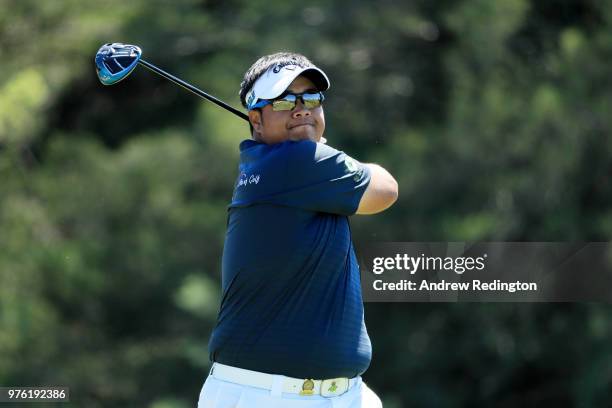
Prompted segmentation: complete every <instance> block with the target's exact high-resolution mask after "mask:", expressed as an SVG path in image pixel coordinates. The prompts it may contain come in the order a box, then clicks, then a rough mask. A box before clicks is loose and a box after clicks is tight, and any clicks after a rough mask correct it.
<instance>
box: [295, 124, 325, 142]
mask: <svg viewBox="0 0 612 408" xmlns="http://www.w3.org/2000/svg"><path fill="white" fill-rule="evenodd" d="M314 130H315V129H314V127H312V126H308V125H306V126H298V127H295V128H292V129H290V130H289V140H293V141H295V142H297V141H300V140H312V141H313V142H318V141H319V140H320V139H321V137H320V136H317V134H316V132H315V131H314Z"/></svg>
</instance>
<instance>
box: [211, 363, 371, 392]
mask: <svg viewBox="0 0 612 408" xmlns="http://www.w3.org/2000/svg"><path fill="white" fill-rule="evenodd" d="M210 375H211V376H213V377H214V378H216V379H218V380H222V381H229V382H232V383H235V384H242V385H248V386H250V387H255V388H263V389H266V390H272V387H273V385H274V383H275V377H281V378H282V392H286V393H291V394H299V395H321V396H323V397H336V396H338V395H342V394H344V393H345V392H347V391H348V390H350V389H351V388H353V386H354V385H355V384H357V381H358V380H359V377H354V378H346V377H343V378H330V379H326V380H315V379H309V378H292V377H285V376H283V375H274V374H267V373H260V372H259V371H252V370H246V369H244V368H238V367H231V366H228V365H225V364H220V363H213V366H212V368H211V369H210Z"/></svg>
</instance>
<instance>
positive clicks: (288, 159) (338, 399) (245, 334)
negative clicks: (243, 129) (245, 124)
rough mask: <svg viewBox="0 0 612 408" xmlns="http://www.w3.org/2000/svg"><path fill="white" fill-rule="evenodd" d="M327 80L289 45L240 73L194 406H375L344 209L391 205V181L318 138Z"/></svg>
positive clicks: (352, 211)
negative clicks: (235, 140) (227, 199)
mask: <svg viewBox="0 0 612 408" xmlns="http://www.w3.org/2000/svg"><path fill="white" fill-rule="evenodd" d="M329 87H330V82H329V80H328V78H327V76H326V75H325V73H324V72H323V71H322V70H320V69H319V68H317V67H316V66H315V65H313V64H312V63H311V62H310V61H309V60H308V59H307V58H306V57H304V56H303V55H299V54H293V53H277V54H273V55H267V56H264V57H262V58H260V59H259V60H257V61H256V62H255V63H254V64H253V66H251V68H249V70H248V71H247V72H246V74H245V75H244V80H243V81H242V83H241V86H240V99H241V102H242V104H243V105H244V106H245V108H247V110H248V115H249V121H250V126H251V138H250V139H248V140H244V141H242V143H240V166H239V173H238V177H237V180H236V184H235V188H234V193H233V197H232V202H231V204H230V206H229V212H228V221H227V232H226V237H225V246H224V250H223V260H222V292H223V296H222V299H221V306H220V310H219V315H218V319H217V324H216V326H215V328H214V330H213V332H212V335H211V338H210V343H209V352H210V359H211V360H212V362H213V365H212V368H211V370H210V374H209V376H208V378H207V379H206V381H205V383H204V386H203V388H202V391H201V393H200V398H199V404H198V406H199V408H213V407H214V408H230V407H232V408H234V407H238V408H247V407H248V408H258V407H261V408H264V407H265V408H275V407H278V408H292V407H296V408H297V407H299V408H305V407H312V408H326V407H329V408H345V407H346V408H349V407H361V408H377V407H381V406H382V403H381V401H380V399H379V398H378V397H377V396H376V394H375V393H374V392H373V391H372V390H370V389H369V388H368V387H367V386H366V384H365V383H364V382H363V381H362V379H361V374H362V373H363V372H365V371H366V369H367V368H368V366H369V364H370V359H371V355H372V347H371V343H370V339H369V337H368V333H367V331H366V326H365V322H364V313H363V301H362V297H361V286H360V274H359V265H358V264H357V259H356V256H355V251H354V248H353V243H352V241H351V230H350V226H349V218H348V217H349V216H351V215H354V214H375V213H378V212H381V211H383V210H385V209H386V208H388V207H389V206H391V205H392V204H393V203H394V202H395V200H396V199H397V194H398V193H397V183H396V181H395V179H394V178H393V177H392V176H391V175H390V174H389V173H388V172H387V171H386V170H384V169H383V168H382V167H380V166H378V165H376V164H364V163H360V162H359V161H357V160H355V159H353V158H351V157H350V156H348V155H346V154H345V153H343V152H342V151H340V150H336V149H334V148H332V147H330V146H329V145H327V144H325V143H324V142H325V139H324V138H323V132H324V131H325V116H324V114H323V101H324V94H323V93H324V92H325V91H326V90H327V89H328V88H329Z"/></svg>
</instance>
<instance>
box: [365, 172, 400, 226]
mask: <svg viewBox="0 0 612 408" xmlns="http://www.w3.org/2000/svg"><path fill="white" fill-rule="evenodd" d="M364 165H365V166H367V167H368V168H369V169H370V184H369V185H368V188H367V189H366V191H365V192H364V193H363V196H362V197H361V201H359V207H358V208H357V212H356V214H362V215H367V214H376V213H379V212H381V211H384V210H386V209H387V208H389V207H391V205H392V204H393V203H394V202H395V201H396V200H397V194H398V192H397V181H395V179H394V178H393V176H392V175H391V174H389V172H388V171H387V170H385V169H383V168H382V167H380V166H379V165H378V164H372V163H366V164H364Z"/></svg>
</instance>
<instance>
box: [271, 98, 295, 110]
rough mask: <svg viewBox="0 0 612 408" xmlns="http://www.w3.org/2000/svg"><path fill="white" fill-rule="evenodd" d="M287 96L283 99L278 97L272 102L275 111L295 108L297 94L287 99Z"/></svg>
mask: <svg viewBox="0 0 612 408" xmlns="http://www.w3.org/2000/svg"><path fill="white" fill-rule="evenodd" d="M287 96H292V95H287ZM287 96H286V97H284V98H283V99H278V100H276V101H274V102H272V109H273V110H275V111H286V110H291V109H293V108H295V96H294V97H293V99H287Z"/></svg>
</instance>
